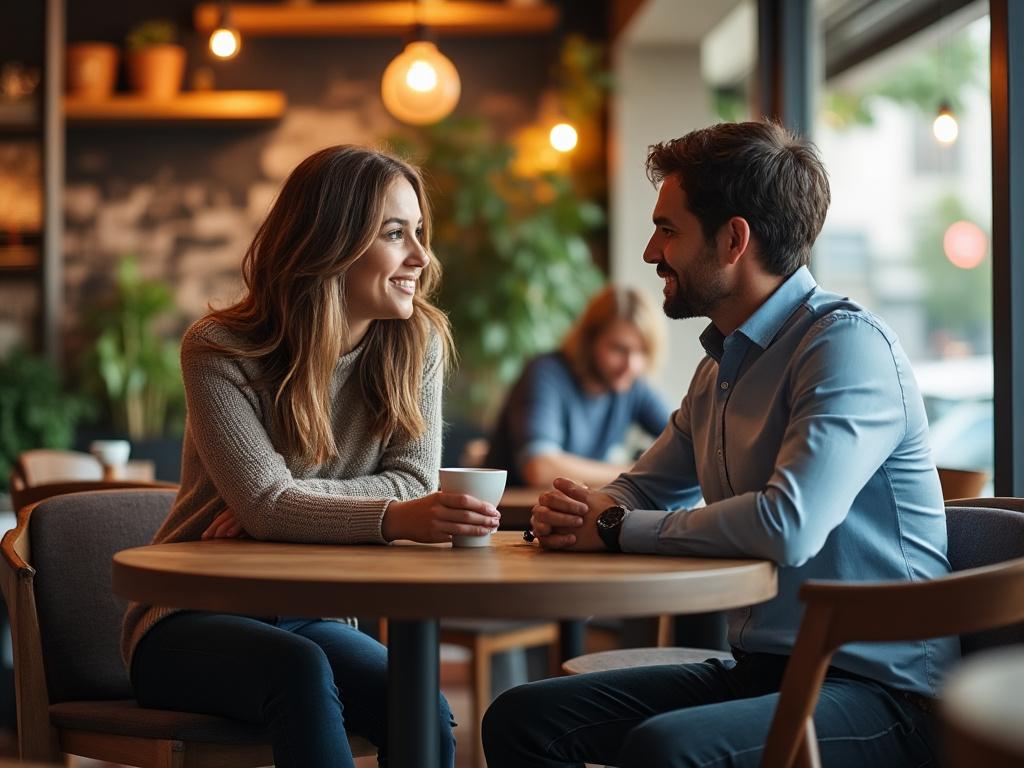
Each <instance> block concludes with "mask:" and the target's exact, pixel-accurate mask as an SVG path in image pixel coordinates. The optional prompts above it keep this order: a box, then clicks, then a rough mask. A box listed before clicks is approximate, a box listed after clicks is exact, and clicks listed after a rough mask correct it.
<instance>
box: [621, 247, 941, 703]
mask: <svg viewBox="0 0 1024 768" xmlns="http://www.w3.org/2000/svg"><path fill="white" fill-rule="evenodd" d="M701 343H702V344H703V345H704V348H705V350H706V351H707V353H708V355H707V357H705V358H704V360H703V361H702V362H701V363H700V365H699V366H698V368H697V372H696V374H695V375H694V377H693V380H692V382H691V384H690V388H689V391H688V392H687V393H686V396H685V397H684V398H683V401H682V405H681V407H680V408H679V410H678V411H676V413H675V414H674V415H673V418H672V422H671V424H670V425H669V426H668V428H667V429H666V430H665V431H664V432H663V433H662V435H661V436H660V437H659V438H658V440H657V441H656V442H655V444H654V445H653V446H652V447H651V448H650V449H649V450H648V451H647V452H646V453H645V454H644V455H643V456H642V457H641V458H640V459H639V460H638V462H637V463H636V465H635V466H634V467H633V470H632V471H631V472H630V473H629V474H628V475H624V476H622V477H620V478H619V479H617V480H615V481H614V482H613V483H612V484H611V485H609V486H608V487H606V488H605V489H604V490H605V492H607V493H608V494H610V495H611V496H614V497H615V498H617V499H618V500H620V501H621V502H622V504H623V505H625V506H627V507H629V508H631V509H632V510H633V511H632V512H631V513H630V514H629V515H628V516H627V517H626V519H625V522H624V523H623V528H622V535H621V545H622V549H623V551H625V552H656V553H660V554H679V555H696V556H719V557H727V556H730V555H734V556H736V557H763V558H765V559H768V560H772V561H774V562H776V563H778V564H779V566H780V567H779V591H778V595H777V596H776V597H775V598H774V599H773V600H770V601H768V602H767V603H763V604H761V605H755V606H752V607H750V608H744V609H741V610H737V611H733V612H731V613H730V617H729V642H730V644H731V645H733V646H734V647H736V648H738V649H740V650H742V651H746V652H764V653H778V654H786V653H789V652H790V651H791V649H792V647H793V642H794V641H795V638H796V631H797V628H798V626H799V624H800V617H801V615H802V613H803V606H802V604H801V603H800V601H799V599H798V598H797V590H798V589H799V587H800V585H801V584H802V583H803V582H804V581H805V580H807V579H812V578H813V579H838V580H842V581H852V580H855V581H884V580H901V579H905V580H922V579H930V578H935V577H937V576H943V575H945V574H947V573H949V571H950V566H949V562H948V561H947V560H946V547H945V544H946V517H945V507H944V505H943V501H942V492H941V489H940V488H939V479H938V474H937V473H936V470H935V465H934V463H933V462H932V458H931V449H930V446H929V442H928V422H927V419H926V417H925V412H924V405H923V402H922V400H921V396H920V394H919V393H918V391H917V383H916V381H915V380H914V376H913V373H912V371H911V367H910V362H909V361H908V359H907V356H906V354H905V353H904V351H903V348H902V346H901V345H900V343H899V341H898V340H897V339H896V336H895V335H894V334H893V332H892V331H891V330H890V329H889V328H888V327H887V326H886V325H885V324H884V323H883V322H882V321H881V320H880V319H878V318H877V317H875V316H874V315H872V314H871V313H869V312H867V311H866V310H864V309H863V308H861V307H860V306H858V305H857V304H856V303H854V302H852V301H850V300H849V299H845V298H842V297H840V296H837V295H835V294H831V293H827V292H825V291H823V290H821V289H820V288H819V287H818V286H817V285H816V283H815V282H814V278H813V277H811V274H810V272H808V271H807V268H806V267H801V268H800V269H798V270H797V271H796V272H795V273H794V274H793V275H792V276H791V277H790V278H789V279H787V280H786V282H785V283H783V284H782V286H780V287H779V289H778V290H777V291H776V292H775V293H774V294H773V295H772V296H771V297H770V298H769V299H768V300H767V301H766V302H765V303H764V304H763V305H762V306H761V307H760V308H759V309H758V310H757V311H756V312H755V313H754V314H753V315H751V316H750V318H748V319H747V321H746V322H745V323H743V324H742V325H741V326H740V327H739V328H738V329H737V330H735V331H734V332H733V333H731V334H729V335H728V336H727V337H725V338H723V337H722V335H721V333H720V332H719V331H718V330H717V328H715V326H714V324H711V325H709V326H708V328H707V329H706V330H705V331H704V333H703V334H702V335H701ZM695 446H699V449H695ZM697 456H700V457H701V461H700V462H698V461H697V458H696V457H697ZM823 456H827V457H828V459H827V460H826V461H822V460H821V459H822V457H823ZM702 492H703V496H704V498H705V500H706V502H707V506H705V507H698V508H695V509H689V508H687V507H690V506H691V505H693V504H695V503H696V502H697V500H698V499H699V498H700V497H701V494H702ZM680 508H682V509H680ZM664 510H676V511H674V512H666V511H664ZM958 656H959V644H958V641H957V640H956V638H937V639H931V640H919V641H914V642H905V643H886V644H880V643H862V644H850V645H844V646H843V647H842V648H840V649H839V650H838V651H837V652H836V654H835V656H834V657H833V660H832V664H833V665H834V666H836V667H838V668H840V669H844V670H846V671H849V672H853V673H856V674H860V675H864V676H865V677H870V678H871V679H873V680H878V681H879V682H882V683H885V684H887V685H890V686H892V687H893V688H897V689H901V690H907V691H912V692H915V693H921V694H925V695H928V696H935V695H936V694H937V688H938V685H939V683H940V681H941V679H942V676H943V674H944V673H945V671H946V670H947V668H948V667H949V666H950V664H951V663H952V662H953V661H954V660H955V659H956V658H957V657H958Z"/></svg>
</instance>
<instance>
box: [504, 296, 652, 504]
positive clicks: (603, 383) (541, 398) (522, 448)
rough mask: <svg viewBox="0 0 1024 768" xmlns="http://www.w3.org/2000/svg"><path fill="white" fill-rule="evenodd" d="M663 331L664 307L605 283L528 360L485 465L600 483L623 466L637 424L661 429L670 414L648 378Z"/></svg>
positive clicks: (536, 478) (535, 477)
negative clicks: (555, 341)
mask: <svg viewBox="0 0 1024 768" xmlns="http://www.w3.org/2000/svg"><path fill="white" fill-rule="evenodd" d="M663 334H664V322H663V320H662V318H661V315H660V313H659V312H657V310H655V309H654V308H653V307H652V306H651V304H650V302H648V301H647V300H646V299H645V298H644V296H643V294H641V293H640V292H639V291H637V290H634V289H632V288H621V287H616V286H614V285H609V286H607V287H606V288H605V289H604V290H602V291H601V292H600V293H598V294H597V295H596V296H594V298H592V299H591V300H590V303H588V304H587V307H586V309H585V310H584V311H583V314H582V315H581V316H580V318H579V320H577V321H576V324H575V325H574V326H573V327H572V328H571V329H570V331H569V333H568V334H566V337H565V339H564V340H563V341H562V346H561V348H560V349H559V350H558V351H556V352H549V353H547V354H544V355H540V356H539V357H535V358H534V359H533V360H531V361H530V362H528V363H527V365H526V367H525V368H524V369H523V373H522V375H521V376H520V378H519V381H518V382H516V384H515V386H514V387H513V388H512V390H511V391H510V392H509V396H508V399H507V400H506V401H505V405H504V407H503V408H502V411H501V415H500V416H499V417H498V424H497V427H496V428H495V431H494V434H493V435H492V437H491V444H490V453H489V455H488V458H487V460H486V462H485V463H484V466H487V467H502V468H505V469H507V470H508V472H509V476H508V482H509V484H510V485H530V486H535V487H538V488H546V487H548V486H550V485H551V483H552V481H553V480H554V479H555V478H556V477H559V476H565V477H573V478H576V479H577V480H579V481H580V482H582V483H585V484H587V485H589V486H591V487H593V488H598V487H600V486H602V485H605V484H607V483H610V482H611V481H612V480H614V479H615V478H616V477H618V475H619V473H620V472H625V471H626V470H627V469H629V466H630V464H631V462H629V461H628V458H629V457H627V456H625V455H621V454H624V452H623V451H622V444H623V442H624V441H625V439H626V436H627V432H628V431H629V428H630V427H631V426H632V425H633V424H636V425H637V426H639V427H640V428H641V429H643V430H644V431H645V432H647V433H648V434H649V435H652V436H655V435H658V434H659V433H660V432H661V431H662V430H663V429H664V428H665V425H666V424H667V423H668V417H669V409H668V406H666V405H665V403H664V401H663V400H662V399H661V398H660V397H659V396H658V395H657V394H656V393H655V392H654V390H653V389H651V387H650V386H649V385H648V384H647V382H646V381H645V380H644V378H643V375H644V373H646V372H647V370H648V368H649V367H650V365H651V364H652V362H653V361H656V360H657V358H658V355H659V353H660V350H661V346H662V336H663ZM616 451H619V453H620V455H618V456H616V455H615V453H616Z"/></svg>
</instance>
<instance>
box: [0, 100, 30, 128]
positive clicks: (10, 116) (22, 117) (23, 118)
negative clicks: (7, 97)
mask: <svg viewBox="0 0 1024 768" xmlns="http://www.w3.org/2000/svg"><path fill="white" fill-rule="evenodd" d="M0 129H2V130H5V131H15V132H18V131H22V132H28V131H35V130H38V129H39V102H38V101H37V100H36V99H19V100H17V101H0Z"/></svg>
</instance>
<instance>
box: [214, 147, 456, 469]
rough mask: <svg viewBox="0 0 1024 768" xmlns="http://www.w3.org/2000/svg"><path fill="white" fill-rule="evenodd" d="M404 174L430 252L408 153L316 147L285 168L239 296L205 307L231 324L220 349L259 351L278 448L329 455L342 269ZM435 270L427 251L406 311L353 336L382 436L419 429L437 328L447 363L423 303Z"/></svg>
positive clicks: (361, 248)
mask: <svg viewBox="0 0 1024 768" xmlns="http://www.w3.org/2000/svg"><path fill="white" fill-rule="evenodd" d="M403 177H404V178H405V179H406V180H407V181H408V182H409V183H410V184H411V185H412V187H413V189H414V190H415V191H416V196H417V198H418V199H419V205H420V210H421V212H422V214H423V237H422V242H423V247H424V248H425V249H426V250H427V252H428V253H429V252H430V210H429V205H428V202H427V198H426V194H425V192H424V189H423V181H422V179H421V178H420V175H419V173H418V172H417V171H416V170H415V169H414V168H413V167H411V166H410V165H408V164H407V163H404V162H402V161H401V160H398V159H397V158H394V157H390V156H389V155H385V154H382V153H380V152H376V151H374V150H371V149H367V148H364V147H356V146H351V145H341V146H336V147H329V148H327V149H322V150H320V151H319V152H316V153H315V154H313V155H311V156H309V157H308V158H306V159H305V160H303V161H302V163H300V164H299V166H298V167H297V168H296V169H295V170H294V171H292V173H291V175H290V176H289V177H288V179H287V180H286V181H285V183H284V187H283V188H282V189H281V193H280V195H279V196H278V198H277V200H276V201H275V203H274V206H273V208H272V209H271V211H270V213H269V214H268V215H267V218H266V219H265V220H264V222H263V224H261V225H260V228H259V230H257V232H256V236H255V237H254V238H253V241H252V244H251V245H250V246H249V249H248V250H247V251H246V254H245V258H244V259H243V261H242V277H243V279H244V281H245V287H246V295H245V296H244V297H243V298H242V299H241V300H240V301H239V302H238V303H237V304H234V305H233V306H230V307H227V308H225V309H221V310H217V311H213V312H211V314H210V317H211V318H212V319H213V320H215V321H216V322H218V323H220V324H221V325H222V326H224V328H226V329H228V330H229V331H231V332H232V333H233V334H235V335H236V336H237V337H238V338H239V339H240V340H241V343H240V345H239V346H237V347H226V346H223V345H218V344H211V345H210V346H211V347H212V348H214V349H216V350H218V351H219V352H222V353H225V354H228V355H233V356H239V357H247V358H254V359H257V360H259V361H260V363H261V367H262V369H263V371H264V374H263V378H262V380H261V381H259V382H255V384H256V385H257V386H260V387H265V388H268V389H269V390H270V391H271V392H272V393H273V396H274V407H273V416H272V418H273V425H274V432H275V433H276V435H278V436H279V437H278V440H276V441H275V442H276V443H277V448H278V450H280V451H282V453H284V454H285V455H289V456H294V457H297V458H300V459H301V460H302V461H304V462H306V463H308V464H310V465H318V464H322V463H323V462H325V461H327V460H329V459H330V458H332V457H334V456H336V455H337V446H336V445H335V441H334V434H333V430H332V403H331V397H330V385H331V378H332V375H333V372H334V368H335V365H336V364H337V362H338V358H339V356H340V355H341V354H342V352H343V351H344V344H345V339H346V338H347V335H348V322H347V313H346V307H345V298H344V297H345V278H346V275H347V274H348V271H349V269H350V268H351V267H352V265H353V264H354V263H355V262H356V261H357V260H358V259H359V257H360V256H362V255H363V254H364V253H366V251H367V249H369V247H370V245H371V244H372V243H373V241H374V239H375V238H376V237H377V235H378V233H379V229H380V226H381V224H382V222H383V218H384V199H385V196H386V195H387V193H388V191H389V189H390V188H391V185H392V184H394V183H395V182H396V181H397V180H398V179H400V178H403ZM440 277H441V268H440V265H439V264H438V261H437V259H435V258H434V257H433V255H431V258H430V263H429V264H428V265H427V266H426V268H425V269H424V270H423V272H422V274H421V275H420V282H419V285H418V286H417V291H416V296H415V297H414V298H413V313H412V317H410V318H409V319H408V320H376V321H374V322H373V323H372V324H371V326H370V330H369V331H368V332H367V334H366V336H365V338H364V339H363V341H362V346H363V351H362V354H361V355H360V359H359V362H358V367H357V370H356V372H355V375H356V376H357V377H358V382H359V385H360V388H361V390H362V396H363V398H364V400H365V402H366V404H367V410H368V412H369V413H370V417H371V420H372V422H371V430H372V431H373V433H374V435H375V436H379V437H382V438H383V439H387V438H389V437H390V436H391V435H393V434H396V433H399V434H401V433H404V434H405V435H407V436H409V437H418V436H420V435H422V434H423V431H424V429H425V428H426V425H425V422H424V419H423V414H422V413H421V411H420V389H421V387H422V383H423V381H422V380H423V366H424V357H425V355H426V351H427V347H428V345H429V344H430V343H431V336H434V335H436V336H437V338H438V340H439V342H440V344H441V348H442V359H443V361H444V363H445V364H446V363H447V361H448V359H449V358H450V353H451V345H452V341H451V333H450V330H449V327H448V318H447V317H446V315H445V314H444V313H443V312H441V311H440V310H439V309H437V308H436V307H434V306H433V305H432V304H431V303H430V297H431V296H432V295H433V293H434V291H435V290H436V288H437V284H438V281H439V280H440Z"/></svg>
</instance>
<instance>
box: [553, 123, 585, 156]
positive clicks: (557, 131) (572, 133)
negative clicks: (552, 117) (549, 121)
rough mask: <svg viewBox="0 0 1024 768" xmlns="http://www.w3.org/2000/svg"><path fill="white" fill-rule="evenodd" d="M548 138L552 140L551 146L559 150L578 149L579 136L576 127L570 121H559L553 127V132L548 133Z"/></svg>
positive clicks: (569, 150) (570, 150)
mask: <svg viewBox="0 0 1024 768" xmlns="http://www.w3.org/2000/svg"><path fill="white" fill-rule="evenodd" d="M548 140H549V141H550V142H551V146H552V147H554V148H555V149H557V150H558V151H559V152H572V151H573V150H574V149H576V143H577V142H578V141H579V136H578V135H577V133H576V129H575V128H573V127H572V126H571V125H570V124H569V123H559V124H558V125H556V126H555V127H554V128H552V129H551V133H550V134H548Z"/></svg>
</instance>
